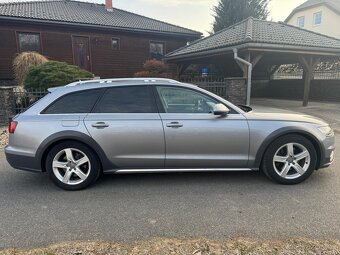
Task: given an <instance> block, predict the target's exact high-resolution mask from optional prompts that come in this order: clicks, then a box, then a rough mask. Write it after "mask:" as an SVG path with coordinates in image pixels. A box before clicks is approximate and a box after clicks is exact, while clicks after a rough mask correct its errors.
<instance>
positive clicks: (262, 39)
mask: <svg viewBox="0 0 340 255" xmlns="http://www.w3.org/2000/svg"><path fill="white" fill-rule="evenodd" d="M232 48H238V49H242V48H260V49H261V48H270V49H285V50H287V49H290V50H301V51H307V50H308V51H313V52H332V53H336V54H337V55H339V54H340V40H339V39H336V38H333V37H329V36H326V35H322V34H318V33H315V32H312V31H308V30H305V29H301V28H298V27H294V26H291V25H288V24H285V23H282V22H279V23H277V22H270V21H264V20H259V19H255V18H252V17H250V18H248V19H246V20H243V21H241V22H239V23H237V24H235V25H233V26H231V27H228V28H226V29H223V30H221V31H219V32H217V33H215V34H213V35H211V36H208V37H205V38H203V39H200V40H197V41H195V42H193V43H191V44H190V45H187V46H185V47H183V48H180V49H178V50H176V51H173V52H171V53H169V54H168V55H167V56H166V59H167V60H172V59H173V60H175V59H184V58H187V57H188V58H189V57H200V56H204V55H209V54H212V53H215V54H217V53H221V52H228V51H229V50H230V51H231V50H232Z"/></svg>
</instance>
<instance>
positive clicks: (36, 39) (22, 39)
mask: <svg viewBox="0 0 340 255" xmlns="http://www.w3.org/2000/svg"><path fill="white" fill-rule="evenodd" d="M17 35H18V43H19V51H20V52H24V51H36V52H39V53H41V45H40V34H39V33H23V32H19V33H18V34H17Z"/></svg>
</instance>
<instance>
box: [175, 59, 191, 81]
mask: <svg viewBox="0 0 340 255" xmlns="http://www.w3.org/2000/svg"><path fill="white" fill-rule="evenodd" d="M189 65H190V64H188V63H184V64H177V79H178V80H180V78H181V75H182V74H183V72H184V71H185V70H186V69H187V68H188V67H189Z"/></svg>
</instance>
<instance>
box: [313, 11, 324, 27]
mask: <svg viewBox="0 0 340 255" xmlns="http://www.w3.org/2000/svg"><path fill="white" fill-rule="evenodd" d="M313 20H314V26H318V25H321V20H322V13H321V12H317V13H314V19H313Z"/></svg>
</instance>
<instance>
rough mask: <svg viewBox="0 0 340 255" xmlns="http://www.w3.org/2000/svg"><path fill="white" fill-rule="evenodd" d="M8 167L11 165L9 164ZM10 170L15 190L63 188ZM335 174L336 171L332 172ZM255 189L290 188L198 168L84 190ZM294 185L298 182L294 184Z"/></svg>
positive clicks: (323, 176) (117, 179)
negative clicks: (187, 171) (194, 170)
mask: <svg viewBox="0 0 340 255" xmlns="http://www.w3.org/2000/svg"><path fill="white" fill-rule="evenodd" d="M6 168H7V167H6ZM8 168H9V169H10V171H11V172H10V173H9V174H8V175H6V178H5V179H2V181H1V180H0V184H1V188H0V190H2V189H7V191H13V192H30V193H35V192H42V191H43V192H53V191H62V190H61V189H60V188H58V187H56V186H55V185H54V184H53V183H52V181H51V180H50V179H49V177H48V175H47V174H46V173H43V174H40V173H28V172H25V171H20V170H15V169H12V168H10V167H8ZM331 175H332V174H331ZM330 178H331V177H330V176H329V174H328V173H327V170H321V171H316V172H315V173H314V174H313V175H312V176H311V177H310V178H309V179H308V180H306V181H305V182H304V183H302V184H300V185H295V187H297V186H304V188H306V187H313V188H315V187H319V186H320V187H321V186H323V185H327V183H328V182H329V181H330V180H329V179H330ZM226 187H227V188H228V189H230V190H232V189H236V190H238V189H241V188H242V189H244V190H245V192H247V191H254V190H256V189H258V188H259V187H261V189H269V190H270V189H273V188H275V189H283V190H285V189H287V187H289V186H285V185H279V184H276V183H274V182H272V181H271V180H269V179H268V178H267V177H266V176H265V175H264V174H263V173H262V172H258V171H253V172H251V171H249V172H195V173H145V174H117V175H115V174H110V175H106V174H105V175H102V176H101V177H100V178H99V180H98V181H97V182H96V183H95V184H93V185H92V186H90V187H89V188H87V189H85V190H83V191H81V192H87V191H91V192H116V191H119V190H124V191H127V189H128V190H130V191H138V190H145V189H149V190H150V189H152V190H154V191H155V192H162V191H163V190H165V189H168V190H175V189H177V190H183V191H185V190H188V189H189V190H190V189H194V190H210V189H215V190H219V189H221V190H225V188H226ZM290 187H294V186H290Z"/></svg>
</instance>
